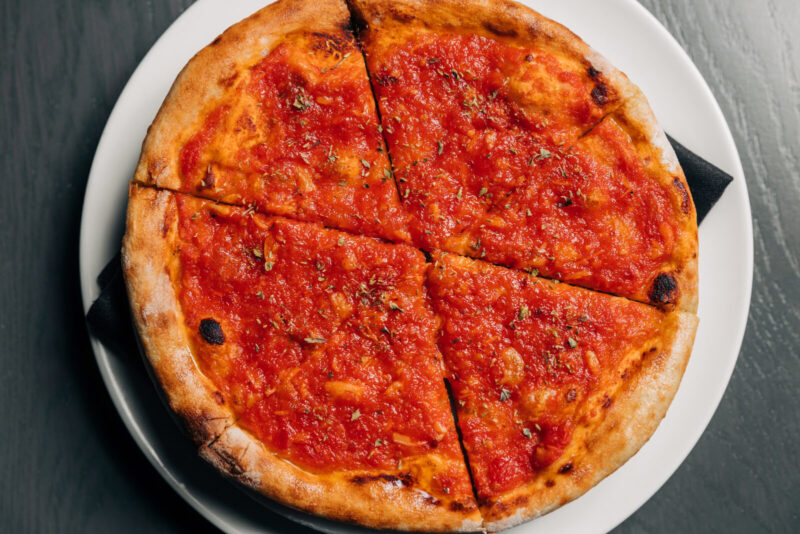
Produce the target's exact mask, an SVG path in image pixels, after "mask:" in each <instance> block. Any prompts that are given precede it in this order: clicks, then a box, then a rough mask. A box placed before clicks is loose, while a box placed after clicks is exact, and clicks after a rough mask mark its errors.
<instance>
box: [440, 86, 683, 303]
mask: <svg viewBox="0 0 800 534" xmlns="http://www.w3.org/2000/svg"><path fill="white" fill-rule="evenodd" d="M647 110H648V108H647V104H646V102H645V101H643V100H640V99H639V98H638V97H637V98H634V99H632V100H630V101H628V102H626V103H625V104H624V105H623V107H622V108H621V109H620V110H618V111H615V112H614V113H611V114H610V115H609V116H608V117H606V118H605V119H603V121H602V122H601V123H600V124H599V125H597V126H596V127H595V128H593V129H592V130H591V131H590V132H588V133H587V134H586V135H585V136H583V137H581V138H580V139H578V140H577V141H576V142H575V143H573V144H572V145H569V146H567V145H564V146H562V147H552V148H551V149H550V150H548V151H547V152H546V153H544V155H543V156H541V157H539V158H537V161H535V162H534V163H533V166H534V167H535V168H536V169H535V171H534V173H533V175H532V176H531V179H529V180H528V181H527V183H526V184H524V185H523V186H521V187H519V188H518V189H516V190H515V191H513V192H512V193H510V194H508V195H506V196H504V197H503V198H501V199H497V201H496V202H494V203H493V204H492V206H491V207H490V208H489V210H488V211H487V214H486V217H485V218H483V219H482V221H481V224H479V225H473V226H472V227H470V228H467V229H465V230H464V231H463V232H461V233H457V234H454V235H452V236H450V237H449V238H448V239H447V240H446V241H445V243H446V245H445V248H446V249H447V250H450V251H454V252H460V253H462V254H465V255H469V256H473V257H481V258H484V259H485V260H487V261H490V262H492V263H498V264H502V265H507V266H509V267H515V268H519V269H525V270H528V271H530V272H533V273H537V274H541V275H542V276H546V277H549V278H554V279H558V280H560V281H564V282H569V283H571V284H575V285H580V286H583V287H588V288H591V289H595V290H599V291H603V292H606V293H611V294H614V295H621V296H625V297H628V298H631V299H634V300H638V301H640V302H645V303H649V304H654V305H657V306H661V307H664V308H674V307H677V308H679V309H682V310H684V311H689V312H694V311H696V310H697V298H698V295H697V249H698V242H697V216H696V211H695V208H694V203H693V201H692V198H691V194H690V193H689V189H688V186H687V184H686V179H685V177H684V175H683V171H682V170H681V168H680V165H679V164H678V162H677V160H673V159H664V158H663V157H662V156H663V154H666V153H667V152H666V151H663V152H662V151H660V149H659V148H657V146H658V145H655V144H654V143H653V142H652V141H653V139H656V140H657V141H658V143H659V145H661V146H665V147H666V146H668V145H667V140H666V138H664V136H663V133H662V132H661V131H660V129H659V128H658V126H657V125H656V123H655V121H654V119H652V115H650V114H649V113H648V111H647ZM669 153H670V154H671V153H672V152H671V149H670V150H669Z"/></svg>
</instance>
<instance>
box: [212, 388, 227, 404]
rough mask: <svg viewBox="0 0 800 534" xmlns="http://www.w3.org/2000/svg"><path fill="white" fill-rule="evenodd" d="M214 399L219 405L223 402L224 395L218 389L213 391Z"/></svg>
mask: <svg viewBox="0 0 800 534" xmlns="http://www.w3.org/2000/svg"><path fill="white" fill-rule="evenodd" d="M214 400H215V401H217V404H219V405H220V406H221V405H223V404H225V397H224V396H223V395H222V393H220V392H219V391H215V392H214Z"/></svg>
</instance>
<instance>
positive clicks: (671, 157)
mask: <svg viewBox="0 0 800 534" xmlns="http://www.w3.org/2000/svg"><path fill="white" fill-rule="evenodd" d="M606 120H614V121H616V123H617V124H618V125H619V126H621V127H622V128H623V130H625V131H626V132H627V134H628V135H629V136H630V138H631V140H632V141H633V144H634V146H635V147H636V150H637V152H638V153H639V157H640V159H641V160H642V162H643V163H644V165H645V168H646V169H647V171H648V173H649V175H650V177H651V178H652V179H653V180H655V181H657V182H658V183H659V184H661V186H662V187H664V189H665V190H667V191H669V192H670V193H671V197H672V200H673V203H674V205H675V207H676V210H675V212H676V213H678V214H679V216H680V217H681V218H680V220H679V225H678V233H677V236H676V246H675V251H674V254H673V258H672V264H671V266H670V267H671V268H672V273H671V274H672V275H673V276H674V278H675V282H676V284H677V287H678V296H677V299H676V302H675V304H674V305H675V306H676V307H677V308H678V309H680V310H682V311H685V312H691V313H696V312H697V304H698V298H699V295H698V266H697V263H698V258H697V256H698V249H699V243H698V237H697V210H696V209H695V206H694V200H692V194H691V192H690V190H689V184H688V183H687V181H686V175H685V174H684V173H683V169H682V168H681V164H680V162H679V161H678V156H677V155H676V154H675V150H674V149H673V148H672V145H671V144H670V142H669V140H668V139H667V135H666V133H665V132H664V130H663V129H662V128H661V125H660V124H659V123H658V120H657V119H656V116H655V114H654V113H653V110H652V108H651V107H650V104H649V103H648V102H647V98H646V97H645V96H644V93H642V91H641V90H639V89H638V88H635V91H634V94H633V95H632V96H631V98H630V99H628V100H627V101H626V102H625V104H624V105H623V106H622V107H620V108H619V109H618V110H617V111H615V112H614V113H613V114H612V115H611V116H609V117H607V118H606Z"/></svg>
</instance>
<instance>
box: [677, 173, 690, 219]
mask: <svg viewBox="0 0 800 534" xmlns="http://www.w3.org/2000/svg"><path fill="white" fill-rule="evenodd" d="M672 185H673V186H674V187H675V189H677V190H678V193H679V194H680V196H681V211H683V213H684V215H689V212H690V211H692V198H691V197H690V196H689V192H688V191H687V190H686V186H685V185H683V181H682V180H681V179H680V178H678V177H677V176H676V177H674V178H673V179H672Z"/></svg>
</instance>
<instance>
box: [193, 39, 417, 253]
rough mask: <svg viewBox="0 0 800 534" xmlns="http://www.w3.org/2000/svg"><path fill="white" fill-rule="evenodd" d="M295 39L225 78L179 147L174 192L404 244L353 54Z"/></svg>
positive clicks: (342, 47) (347, 44)
mask: <svg viewBox="0 0 800 534" xmlns="http://www.w3.org/2000/svg"><path fill="white" fill-rule="evenodd" d="M302 37H303V38H302V39H300V41H299V44H298V43H296V42H295V41H293V40H289V41H288V42H286V43H284V44H282V45H280V46H278V47H277V48H275V49H274V50H273V51H272V52H271V53H270V54H268V55H267V56H266V57H265V58H264V59H263V60H261V61H260V62H259V63H258V64H257V65H255V66H254V67H252V68H251V69H249V70H248V71H246V72H244V73H242V74H241V75H240V76H239V78H238V79H236V80H234V81H233V82H232V83H234V85H233V87H232V88H230V89H229V90H228V91H227V92H226V94H225V97H224V98H223V99H222V103H220V104H219V105H218V106H217V107H216V108H214V109H213V110H211V111H210V113H209V114H208V115H207V116H206V118H205V119H204V120H203V121H202V122H201V125H200V127H199V129H198V130H197V131H196V132H195V133H194V134H192V136H191V137H190V138H189V139H188V141H187V142H186V144H185V145H184V146H183V148H182V150H181V153H180V171H181V176H182V182H183V183H182V190H183V191H185V192H188V193H193V194H200V195H202V196H205V197H207V198H213V199H222V200H225V201H226V202H230V203H234V204H239V205H250V204H253V203H254V204H255V205H256V206H257V207H258V208H259V209H260V210H262V211H265V212H268V213H273V214H280V215H292V216H294V217H297V218H300V219H302V220H307V221H313V222H322V223H325V224H327V225H330V226H335V227H337V228H342V229H346V230H351V231H355V232H358V233H363V234H367V235H372V236H378V237H383V238H386V239H390V240H399V241H406V240H407V239H408V232H407V229H406V226H405V217H404V212H403V210H402V208H401V206H400V201H399V197H398V194H397V189H396V186H395V184H394V182H393V180H392V175H391V172H390V167H389V161H388V158H387V156H386V151H385V148H384V147H383V139H382V137H381V134H380V132H379V131H378V119H377V113H376V110H375V106H374V102H373V99H372V94H371V90H370V87H369V82H368V80H367V77H366V71H365V70H364V64H363V61H362V59H361V55H360V52H359V51H358V49H357V48H355V46H354V45H353V43H352V42H351V41H341V40H334V41H332V40H331V38H330V36H302Z"/></svg>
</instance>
